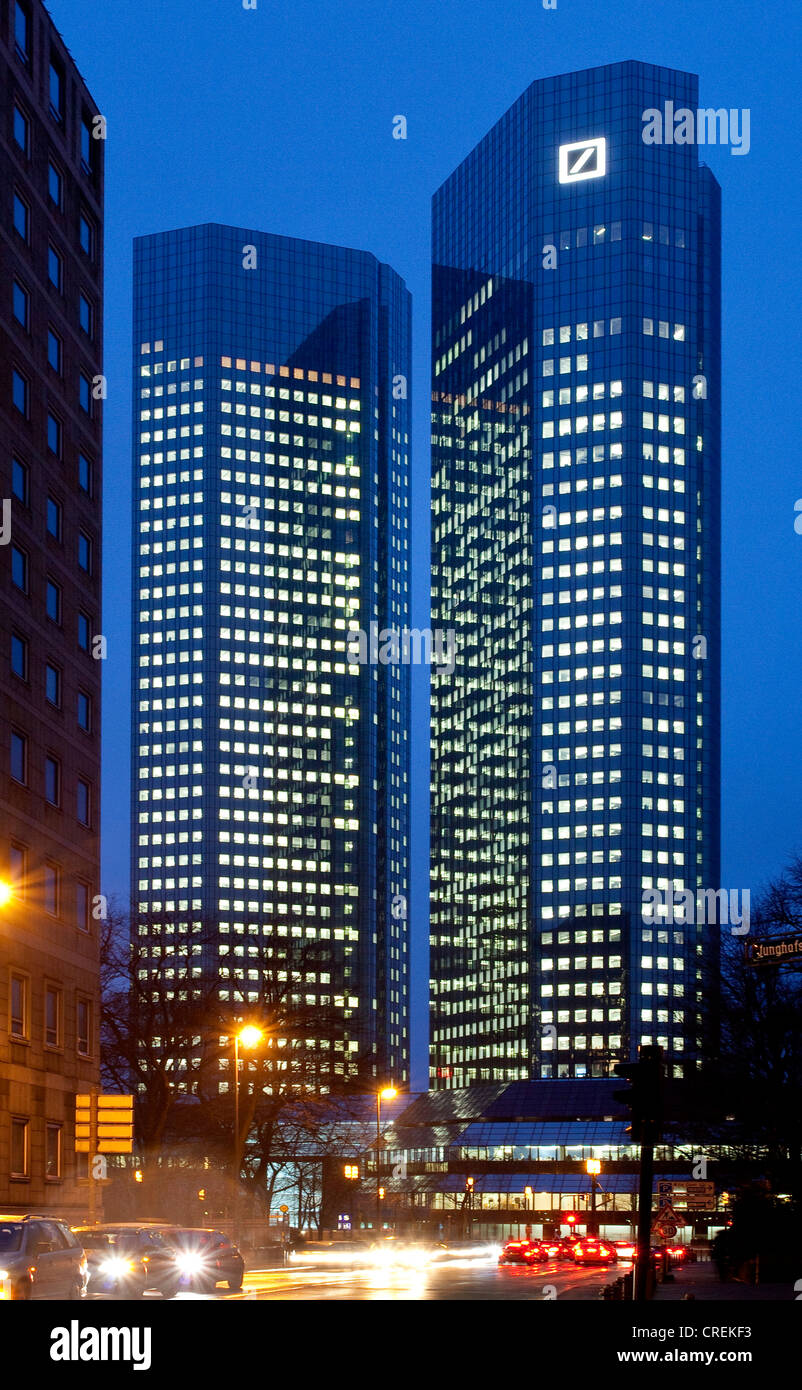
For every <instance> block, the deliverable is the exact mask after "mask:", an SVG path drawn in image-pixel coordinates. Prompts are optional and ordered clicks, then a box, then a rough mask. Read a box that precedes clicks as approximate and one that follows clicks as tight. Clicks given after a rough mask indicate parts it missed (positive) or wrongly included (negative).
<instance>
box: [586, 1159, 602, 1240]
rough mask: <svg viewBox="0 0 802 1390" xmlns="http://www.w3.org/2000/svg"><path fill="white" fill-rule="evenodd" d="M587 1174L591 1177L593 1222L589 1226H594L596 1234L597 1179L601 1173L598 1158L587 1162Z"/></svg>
mask: <svg viewBox="0 0 802 1390" xmlns="http://www.w3.org/2000/svg"><path fill="white" fill-rule="evenodd" d="M585 1172H586V1173H587V1174H588V1175H589V1177H590V1210H591V1221H590V1222H589V1224H590V1225H592V1226H593V1231H594V1234H595V1231H596V1179H597V1177H598V1176H599V1173H600V1172H601V1163H600V1162H599V1160H598V1158H589V1159H588V1160H587V1162H586V1164H585Z"/></svg>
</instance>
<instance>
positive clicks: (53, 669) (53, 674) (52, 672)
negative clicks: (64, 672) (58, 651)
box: [45, 661, 61, 709]
mask: <svg viewBox="0 0 802 1390" xmlns="http://www.w3.org/2000/svg"><path fill="white" fill-rule="evenodd" d="M45 696H46V698H47V700H48V703H49V704H51V705H56V706H57V708H58V709H61V671H60V669H59V667H58V666H54V665H52V663H51V662H49V661H48V662H46V663H45Z"/></svg>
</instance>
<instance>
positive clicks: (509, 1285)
mask: <svg viewBox="0 0 802 1390" xmlns="http://www.w3.org/2000/svg"><path fill="white" fill-rule="evenodd" d="M627 1268H629V1266H622V1267H621V1269H620V1270H618V1269H616V1268H615V1266H614V1267H613V1269H612V1270H611V1269H605V1268H599V1267H598V1266H595V1265H586V1266H577V1265H572V1264H566V1263H564V1262H563V1261H556V1260H550V1261H549V1262H548V1263H546V1264H543V1265H538V1267H537V1269H526V1268H523V1267H521V1266H517V1265H506V1266H503V1267H502V1268H500V1269H499V1268H498V1267H497V1266H496V1264H495V1263H494V1262H493V1263H491V1262H488V1261H470V1260H455V1261H453V1262H451V1263H449V1264H445V1263H443V1264H438V1265H436V1266H434V1267H432V1268H429V1269H424V1270H410V1269H397V1270H374V1269H361V1270H354V1269H326V1270H320V1269H308V1270H304V1269H299V1268H295V1269H286V1270H252V1271H250V1272H249V1273H248V1274H246V1276H245V1284H244V1287H243V1290H242V1292H241V1293H239V1294H225V1293H224V1292H223V1291H222V1290H221V1291H220V1293H219V1294H218V1295H217V1297H218V1298H219V1297H221V1296H222V1297H224V1298H226V1299H227V1300H232V1299H233V1300H242V1299H247V1300H252V1299H256V1300H259V1301H267V1300H271V1299H281V1300H283V1301H285V1302H295V1301H303V1300H315V1301H316V1302H321V1301H322V1300H324V1299H329V1300H333V1301H352V1300H353V1301H373V1302H375V1301H384V1302H388V1301H389V1302H393V1301H400V1302H409V1301H415V1302H418V1301H422V1302H428V1301H430V1300H432V1299H446V1300H452V1301H455V1302H462V1301H465V1300H472V1299H473V1300H480V1301H483V1302H485V1301H489V1300H493V1299H502V1300H513V1301H524V1302H525V1301H530V1300H533V1299H536V1300H541V1301H543V1300H547V1299H553V1298H560V1299H597V1298H598V1297H599V1295H600V1291H601V1289H602V1287H603V1286H604V1285H605V1284H609V1283H610V1282H611V1281H612V1280H613V1279H615V1278H616V1277H617V1275H618V1274H619V1273H621V1272H623V1270H624V1269H627Z"/></svg>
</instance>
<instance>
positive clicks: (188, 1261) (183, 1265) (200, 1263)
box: [175, 1254, 205, 1274]
mask: <svg viewBox="0 0 802 1390" xmlns="http://www.w3.org/2000/svg"><path fill="white" fill-rule="evenodd" d="M175 1262H176V1264H177V1265H178V1268H179V1269H180V1271H181V1273H182V1274H200V1272H201V1270H202V1269H203V1267H204V1263H205V1262H204V1259H203V1256H202V1255H195V1254H179V1255H176V1257H175Z"/></svg>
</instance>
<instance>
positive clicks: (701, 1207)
mask: <svg viewBox="0 0 802 1390" xmlns="http://www.w3.org/2000/svg"><path fill="white" fill-rule="evenodd" d="M685 1205H686V1206H687V1208H688V1210H689V1211H714V1210H715V1206H716V1184H715V1183H714V1182H686V1184H685Z"/></svg>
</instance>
